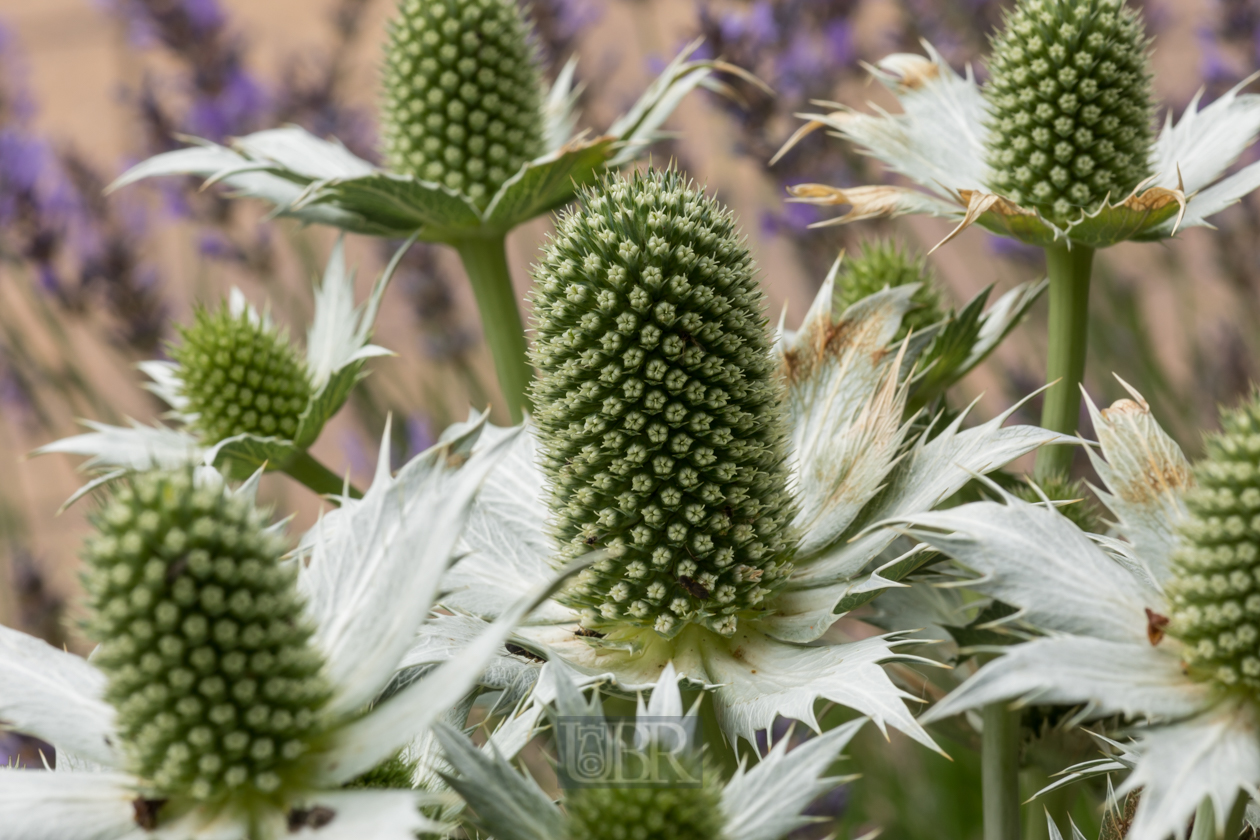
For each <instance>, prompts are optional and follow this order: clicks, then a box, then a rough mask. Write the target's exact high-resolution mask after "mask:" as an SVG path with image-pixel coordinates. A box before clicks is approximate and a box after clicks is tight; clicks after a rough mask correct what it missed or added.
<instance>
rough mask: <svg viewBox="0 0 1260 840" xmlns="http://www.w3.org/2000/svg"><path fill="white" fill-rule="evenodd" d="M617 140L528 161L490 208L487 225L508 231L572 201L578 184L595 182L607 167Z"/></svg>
mask: <svg viewBox="0 0 1260 840" xmlns="http://www.w3.org/2000/svg"><path fill="white" fill-rule="evenodd" d="M613 143H614V140H613V138H611V137H602V138H600V139H598V140H595V141H593V142H590V143H587V144H584V145H576V146H573V147H571V148H568V149H560V150H559V151H557V152H555V153H554V154H552V155H548V156H547V157H545V158H539V159H538V160H534V161H530V162H529V163H527V164H525V166H524V167H522V168H521V171H520V172H518V173H516V174H515V175H513V176H512V177H511V178H510V179H508V181H507V182H506V183H505V184H504V185H503V187H502V188H501V189H500V190H499V192H498V194H497V195H496V196H495V197H494V199H493V200H491V202H490V205H489V206H488V207H487V208H486V215H485V224H486V227H488V228H490V229H492V230H500V231H507V230H510V229H511V228H513V227H515V226H516V225H519V224H520V223H521V222H524V221H526V220H528V219H532V218H534V217H535V216H538V215H540V214H542V213H546V212H547V211H548V210H553V209H555V208H556V207H559V206H560V205H562V204H565V203H566V202H568V201H570V200H571V199H572V198H573V195H574V191H575V190H576V188H577V187H580V186H583V185H585V184H589V183H592V182H593V181H594V180H595V176H596V175H597V174H598V173H599V172H600V171H601V170H602V169H603V168H604V163H605V161H607V160H608V159H609V158H610V157H612V154H613Z"/></svg>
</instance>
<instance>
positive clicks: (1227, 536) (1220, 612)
mask: <svg viewBox="0 0 1260 840" xmlns="http://www.w3.org/2000/svg"><path fill="white" fill-rule="evenodd" d="M1221 427H1222V431H1221V432H1220V433H1219V434H1215V435H1210V436H1209V437H1208V439H1207V456H1206V457H1205V458H1204V460H1202V461H1201V462H1199V463H1198V464H1197V465H1195V470H1194V473H1195V478H1196V479H1197V486H1196V487H1195V488H1194V489H1193V490H1191V491H1190V492H1189V493H1188V494H1187V495H1186V507H1187V508H1188V510H1189V516H1188V517H1187V519H1186V521H1185V523H1184V524H1183V525H1182V528H1181V533H1182V541H1181V544H1180V546H1179V547H1178V549H1177V552H1176V553H1175V554H1174V555H1173V576H1172V579H1171V580H1170V581H1169V584H1168V591H1169V596H1170V600H1171V603H1172V615H1170V616H1169V618H1170V619H1171V623H1170V624H1169V625H1168V632H1169V633H1170V634H1171V635H1173V636H1176V637H1177V638H1179V639H1180V640H1181V641H1182V642H1183V643H1184V644H1185V650H1186V663H1187V665H1188V666H1189V668H1190V673H1191V674H1193V675H1196V676H1198V677H1199V678H1201V679H1205V680H1208V681H1209V682H1211V683H1213V684H1215V685H1216V686H1217V687H1219V688H1220V689H1222V690H1224V691H1227V692H1241V693H1243V694H1244V695H1246V696H1247V697H1248V698H1249V699H1250V700H1251V701H1252V702H1256V701H1260V630H1258V629H1257V628H1258V627H1260V518H1258V517H1260V469H1258V467H1260V395H1257V394H1256V393H1253V394H1252V396H1251V397H1250V398H1249V399H1247V400H1246V401H1244V402H1243V404H1242V405H1240V406H1238V407H1237V408H1234V409H1231V410H1228V411H1224V412H1222V413H1221Z"/></svg>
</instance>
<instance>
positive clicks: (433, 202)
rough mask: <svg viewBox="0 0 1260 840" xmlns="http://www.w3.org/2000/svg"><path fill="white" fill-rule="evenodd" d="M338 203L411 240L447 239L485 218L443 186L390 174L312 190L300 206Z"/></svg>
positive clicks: (345, 181)
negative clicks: (417, 233) (416, 235)
mask: <svg viewBox="0 0 1260 840" xmlns="http://www.w3.org/2000/svg"><path fill="white" fill-rule="evenodd" d="M320 204H335V205H337V206H338V207H339V208H341V209H343V210H345V211H348V212H351V213H357V214H358V215H360V216H362V217H363V218H365V219H367V220H368V221H369V222H371V223H373V224H375V225H378V226H380V227H382V228H385V229H388V230H390V231H391V232H392V234H393V235H398V236H406V235H407V234H410V233H411V232H412V231H414V230H416V229H417V228H419V229H421V231H422V232H421V238H422V239H428V240H442V239H445V238H446V237H447V236H449V235H451V234H455V233H458V232H460V231H466V230H468V229H470V228H472V229H475V228H477V227H479V226H480V225H481V216H480V214H479V213H478V212H477V208H476V207H474V206H473V204H472V202H470V201H469V200H468V199H467V198H466V197H464V196H463V195H461V194H459V193H457V192H455V191H454V190H452V189H449V188H448V187H444V186H442V185H441V184H433V183H430V182H428V181H419V180H416V179H414V178H409V177H406V176H402V175H393V174H391V173H388V172H377V173H375V174H372V175H365V176H363V177H360V178H342V179H336V180H332V181H327V182H324V183H321V184H317V185H313V186H312V189H311V192H310V193H308V195H307V196H306V198H304V199H303V200H301V201H299V202H297V205H298V207H303V206H311V205H320Z"/></svg>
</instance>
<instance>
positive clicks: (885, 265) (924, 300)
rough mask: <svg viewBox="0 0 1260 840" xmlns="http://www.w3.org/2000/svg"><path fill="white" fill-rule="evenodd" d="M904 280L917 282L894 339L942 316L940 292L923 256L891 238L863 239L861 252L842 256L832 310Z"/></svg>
mask: <svg viewBox="0 0 1260 840" xmlns="http://www.w3.org/2000/svg"><path fill="white" fill-rule="evenodd" d="M908 283H919V284H921V285H920V286H919V288H918V291H916V292H915V293H914V297H912V298H911V301H912V302H913V303H914V304H915V307H914V308H913V309H911V310H910V311H909V312H907V313H906V316H905V318H903V319H902V321H901V328H900V330H898V332H897V335H896V339H895V340H900V339H901V338H904V337H905V335H906V334H907V333H908V332H910V330H914V331H915V332H919V331H920V330H922V329H923V328H924V327H929V326H931V325H932V324H935V323H936V322H938V321H940V320H941V319H942V318H943V317H945V316H944V314H943V313H942V311H941V295H940V292H939V291H938V290H937V287H936V281H935V279H934V278H933V277H932V273H931V271H930V270H929V269H928V266H927V259H926V258H925V257H923V256H918V257H916V256H914V255H913V254H911V253H910V252H909V251H908V250H906V249H904V248H902V247H901V246H899V245H898V244H897V243H895V242H888V241H873V242H867V243H866V244H864V245H863V246H862V253H861V254H859V255H858V256H856V257H854V258H852V259H847V258H846V259H845V261H844V263H843V264H842V265H841V266H840V276H839V286H840V295H839V298H838V299H837V301H836V314H837V315H839V314H841V313H843V312H844V310H846V309H848V308H849V307H850V306H852V305H853V304H855V303H857V302H858V301H859V300H861V299H862V298H864V297H869V296H870V295H873V294H875V293H876V292H879V291H882V290H883V289H886V288H890V287H896V286H904V285H906V284H908Z"/></svg>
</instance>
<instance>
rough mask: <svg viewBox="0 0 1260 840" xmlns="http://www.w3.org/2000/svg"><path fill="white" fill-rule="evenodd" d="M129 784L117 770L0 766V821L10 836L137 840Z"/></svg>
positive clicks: (46, 839) (17, 838)
mask: <svg viewBox="0 0 1260 840" xmlns="http://www.w3.org/2000/svg"><path fill="white" fill-rule="evenodd" d="M134 785H135V780H134V779H132V778H131V777H130V776H127V775H124V774H121V773H41V772H39V771H35V770H27V769H21V770H18V769H14V768H9V767H0V824H3V825H4V835H5V837H10V838H13V840H53V838H56V840H123V838H128V840H131V838H138V837H139V836H140V835H141V832H140V831H138V830H137V826H136V812H135V806H134V804H133V803H134V801H135V798H136V791H135V788H134ZM53 815H55V821H54V819H53Z"/></svg>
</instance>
